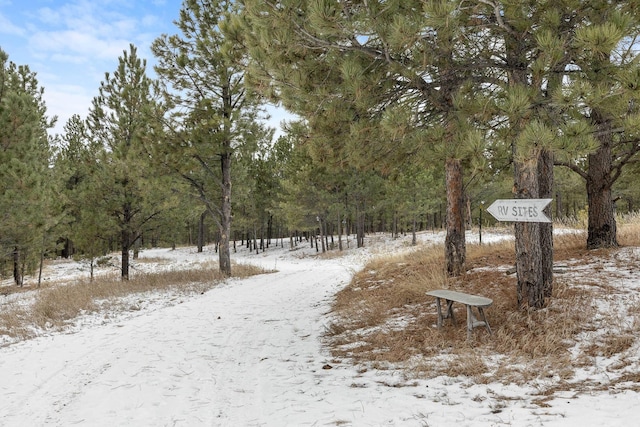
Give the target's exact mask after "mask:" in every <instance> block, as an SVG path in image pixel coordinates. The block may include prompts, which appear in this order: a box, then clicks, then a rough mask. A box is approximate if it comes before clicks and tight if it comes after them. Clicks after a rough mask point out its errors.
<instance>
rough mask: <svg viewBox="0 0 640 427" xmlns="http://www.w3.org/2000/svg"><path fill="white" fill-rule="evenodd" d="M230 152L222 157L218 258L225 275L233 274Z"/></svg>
mask: <svg viewBox="0 0 640 427" xmlns="http://www.w3.org/2000/svg"><path fill="white" fill-rule="evenodd" d="M230 150H231V149H230V148H229V150H228V152H226V153H224V154H223V155H222V156H220V157H221V160H220V163H221V169H222V209H221V212H222V215H221V218H220V251H219V252H218V260H219V264H220V272H221V273H222V274H224V275H225V276H227V277H229V276H231V250H230V247H229V239H230V235H231V153H230Z"/></svg>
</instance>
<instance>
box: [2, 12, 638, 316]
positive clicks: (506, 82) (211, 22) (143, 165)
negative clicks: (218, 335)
mask: <svg viewBox="0 0 640 427" xmlns="http://www.w3.org/2000/svg"><path fill="white" fill-rule="evenodd" d="M639 14H640V10H638V8H637V4H636V2H634V1H617V2H612V1H607V0H591V1H585V0H562V1H553V2H547V1H515V0H505V1H499V0H475V1H460V0H457V1H449V0H439V1H424V0H386V1H365V2H362V1H343V0H312V1H300V0H282V1H277V2H275V1H270V0H266V1H265V0H244V1H239V2H229V1H222V0H185V1H184V2H183V5H182V9H181V12H180V16H179V17H178V18H177V20H176V33H175V34H172V35H162V36H160V37H158V38H157V39H156V40H155V41H154V43H153V45H152V51H153V54H154V56H155V58H154V59H155V61H154V62H155V63H157V65H155V67H154V71H155V73H154V74H155V75H156V76H157V77H156V78H153V79H152V78H150V77H149V71H150V70H149V69H148V68H147V63H146V60H145V59H142V58H140V57H139V56H138V52H137V48H136V46H134V45H131V46H130V47H129V49H128V50H127V51H124V52H123V54H122V56H121V57H120V58H119V63H118V67H117V69H115V70H105V71H106V73H105V77H104V80H103V81H102V83H101V84H100V87H99V88H96V93H97V94H96V96H95V98H94V99H93V102H92V106H91V108H90V111H89V113H88V114H87V116H86V117H81V116H79V115H76V116H73V117H72V118H71V119H70V120H69V121H68V122H67V123H66V124H65V126H64V131H63V133H62V134H61V135H52V134H51V129H52V127H53V119H52V117H49V116H48V114H47V109H46V105H45V103H44V101H43V96H42V95H43V91H44V90H45V89H46V88H42V87H40V85H39V83H38V81H37V78H36V76H37V71H36V70H31V69H30V68H29V67H28V65H17V64H14V63H13V62H11V60H10V55H11V52H4V51H2V50H1V46H0V146H1V148H2V149H1V150H0V186H1V189H2V191H1V195H0V212H2V215H3V220H2V223H1V225H0V245H1V247H2V250H3V251H2V264H1V265H2V269H1V272H2V275H3V276H4V277H9V276H13V277H14V279H15V281H16V283H17V284H18V285H19V284H21V283H22V277H23V275H24V274H25V273H33V272H36V271H37V269H38V268H39V267H40V266H41V263H42V260H43V258H44V257H54V256H74V257H84V258H87V259H90V260H93V259H96V258H97V257H99V256H101V255H103V254H105V253H107V252H109V251H114V250H118V251H121V254H122V255H121V256H122V278H123V279H126V278H128V275H129V256H131V254H135V252H136V250H137V249H139V248H141V247H147V246H150V245H154V246H155V245H166V246H171V245H184V244H193V245H199V246H200V247H201V246H202V245H203V244H204V243H209V242H212V241H214V242H216V244H217V249H218V252H219V260H220V269H221V271H223V272H224V273H226V274H228V275H230V274H231V254H232V253H233V248H234V246H235V245H237V244H249V245H252V248H255V250H260V249H265V248H266V246H267V245H268V244H275V243H276V241H277V240H274V239H290V238H291V239H294V238H301V237H302V236H304V237H306V238H309V237H312V236H313V237H314V238H315V237H316V236H319V237H320V238H319V241H316V242H315V244H317V245H319V246H320V247H321V248H322V250H327V249H332V248H335V249H339V248H341V247H342V244H343V238H344V235H345V233H348V234H352V235H355V236H356V237H357V239H356V243H357V244H358V245H361V244H363V237H364V236H365V234H366V233H367V232H377V231H384V232H389V233H394V234H398V233H412V232H416V231H418V230H422V229H427V228H443V229H445V230H446V232H447V240H446V243H445V260H446V266H445V268H446V270H447V271H448V272H449V274H451V275H458V274H461V273H462V272H463V271H464V269H465V264H464V263H465V242H464V230H465V229H467V228H469V227H470V226H472V225H477V223H478V221H479V218H480V217H481V218H482V219H483V221H485V223H486V224H489V223H490V222H491V218H490V216H489V215H486V214H485V215H481V210H482V209H484V208H486V207H487V206H488V205H489V204H490V203H491V202H492V201H493V200H495V199H497V198H552V199H553V200H554V201H553V203H552V205H551V206H550V208H549V209H550V211H549V215H551V216H552V217H553V218H554V219H555V220H565V221H577V222H578V223H580V222H584V224H585V225H586V227H587V231H588V237H587V241H586V242H585V245H586V246H587V247H589V248H599V247H611V246H616V245H617V239H616V214H618V213H624V212H629V211H633V210H635V209H637V207H638V206H637V203H638V201H639V200H640V188H639V187H638V186H637V185H635V182H637V177H638V173H639V172H640V170H639V169H638V163H637V160H638V151H640V110H639V108H638V106H639V105H640V104H639V103H638V101H639V95H640V67H639V66H638V61H639V57H638V35H639V34H640V32H639V30H640V15H639ZM267 103H279V104H280V105H282V106H283V107H285V108H286V109H287V110H288V111H289V112H291V113H292V114H294V115H295V117H299V118H300V120H296V121H292V122H290V123H287V125H286V126H285V129H284V133H283V134H282V135H281V136H279V137H278V138H277V139H275V140H274V130H273V129H270V128H268V127H267V126H266V125H265V124H264V123H265V122H264V120H263V118H264V107H265V105H267ZM551 233H552V229H551V226H549V227H546V226H544V225H541V224H537V223H522V224H516V226H515V235H516V252H517V254H524V253H527V254H534V255H533V256H531V255H529V256H528V257H527V258H526V259H523V257H518V256H517V257H516V258H517V262H518V269H519V271H518V275H519V279H518V280H519V283H523V284H527V285H526V286H525V285H523V287H522V289H519V291H521V293H522V295H521V297H522V303H523V304H525V305H529V306H532V307H539V306H541V304H542V301H544V298H545V297H548V296H549V295H550V286H551V285H550V283H551V280H552V279H551V276H545V275H544V274H543V275H541V276H540V277H537V276H536V277H533V276H530V274H531V273H530V272H531V271H536V269H537V271H548V270H550V268H551V267H550V264H549V263H550V262H551V261H550V260H549V254H552V252H553V251H552V246H549V245H551V243H550V242H549V236H550V235H551ZM532 236H533V237H532ZM313 240H315V239H313ZM254 245H255V246H254ZM549 249H550V250H549ZM536 254H537V255H536ZM519 295H520V293H519Z"/></svg>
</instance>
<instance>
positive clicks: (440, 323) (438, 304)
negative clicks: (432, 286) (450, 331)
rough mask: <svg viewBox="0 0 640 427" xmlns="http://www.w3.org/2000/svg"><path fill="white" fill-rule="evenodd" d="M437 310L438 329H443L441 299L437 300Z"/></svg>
mask: <svg viewBox="0 0 640 427" xmlns="http://www.w3.org/2000/svg"><path fill="white" fill-rule="evenodd" d="M436 308H437V309H438V329H442V307H440V298H436Z"/></svg>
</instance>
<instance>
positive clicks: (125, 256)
mask: <svg viewBox="0 0 640 427" xmlns="http://www.w3.org/2000/svg"><path fill="white" fill-rule="evenodd" d="M120 236H121V242H120V243H121V245H122V252H121V254H122V260H121V262H120V278H121V279H122V280H129V248H130V247H131V233H130V232H129V230H128V229H127V228H126V227H125V228H124V229H123V230H122V232H121V233H120Z"/></svg>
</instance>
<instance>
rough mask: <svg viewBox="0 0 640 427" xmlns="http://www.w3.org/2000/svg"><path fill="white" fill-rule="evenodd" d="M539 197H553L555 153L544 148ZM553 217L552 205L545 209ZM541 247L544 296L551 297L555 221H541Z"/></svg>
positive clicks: (539, 178)
mask: <svg viewBox="0 0 640 427" xmlns="http://www.w3.org/2000/svg"><path fill="white" fill-rule="evenodd" d="M538 197H540V198H543V199H550V198H552V197H553V153H552V152H551V151H549V150H542V151H541V152H540V157H539V160H538ZM543 212H544V213H545V214H546V215H547V216H548V217H549V218H551V217H552V214H551V205H549V206H547V207H546V208H545V209H544V211H543ZM540 249H541V251H542V286H543V288H544V296H545V297H547V298H548V297H550V296H551V294H552V292H553V222H541V223H540Z"/></svg>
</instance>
